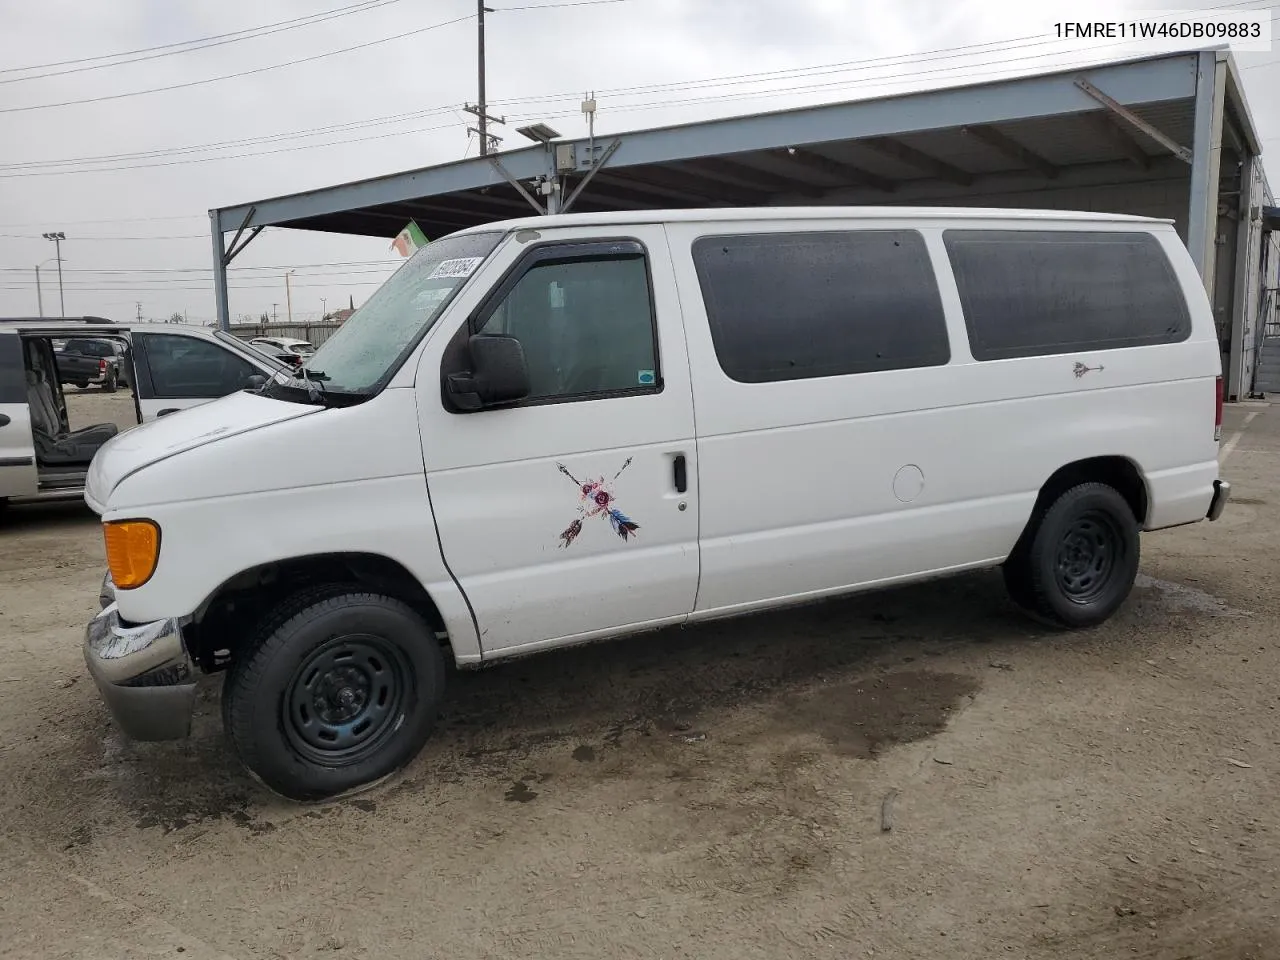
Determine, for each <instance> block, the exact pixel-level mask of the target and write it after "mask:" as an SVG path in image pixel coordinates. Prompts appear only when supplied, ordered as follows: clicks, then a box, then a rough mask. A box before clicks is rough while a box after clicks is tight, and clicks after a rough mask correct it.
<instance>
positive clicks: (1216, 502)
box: [1205, 480, 1231, 520]
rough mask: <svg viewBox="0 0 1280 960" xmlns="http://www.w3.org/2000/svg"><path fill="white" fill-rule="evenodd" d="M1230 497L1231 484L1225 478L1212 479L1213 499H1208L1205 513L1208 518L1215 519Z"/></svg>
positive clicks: (1220, 513) (1220, 514)
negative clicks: (1207, 509) (1207, 508)
mask: <svg viewBox="0 0 1280 960" xmlns="http://www.w3.org/2000/svg"><path fill="white" fill-rule="evenodd" d="M1230 499H1231V484H1230V483H1228V482H1227V481H1226V480H1215V481H1213V499H1212V500H1210V501H1209V512H1208V513H1206V514H1205V516H1206V517H1208V518H1209V519H1210V520H1217V519H1218V518H1219V517H1220V516H1222V511H1223V510H1224V509H1225V508H1226V506H1227V501H1228V500H1230Z"/></svg>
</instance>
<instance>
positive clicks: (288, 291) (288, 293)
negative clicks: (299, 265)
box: [284, 270, 293, 323]
mask: <svg viewBox="0 0 1280 960" xmlns="http://www.w3.org/2000/svg"><path fill="white" fill-rule="evenodd" d="M290 273H293V271H292V270H290V271H288V272H286V273H285V275H284V298H285V301H286V302H287V306H288V310H289V322H290V323H293V291H292V290H291V289H290V288H289V274H290Z"/></svg>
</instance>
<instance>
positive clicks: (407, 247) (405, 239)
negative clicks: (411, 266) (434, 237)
mask: <svg viewBox="0 0 1280 960" xmlns="http://www.w3.org/2000/svg"><path fill="white" fill-rule="evenodd" d="M426 245H427V235H426V234H425V233H423V232H422V228H421V227H419V226H418V225H417V224H416V223H415V222H414V221H412V220H410V221H409V222H408V223H407V224H406V225H405V228H404V229H403V230H401V231H400V232H399V233H398V234H396V238H395V239H394V240H392V241H391V248H392V249H393V250H395V251H396V253H398V254H400V256H402V257H407V256H410V255H411V254H412V253H413V252H414V251H415V250H417V249H418V248H419V247H425V246H426Z"/></svg>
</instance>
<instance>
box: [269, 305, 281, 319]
mask: <svg viewBox="0 0 1280 960" xmlns="http://www.w3.org/2000/svg"><path fill="white" fill-rule="evenodd" d="M278 306H280V304H278V303H273V304H272V305H271V322H272V323H275V322H276V321H277V320H279V319H280V318H279V317H278V316H276V307H278Z"/></svg>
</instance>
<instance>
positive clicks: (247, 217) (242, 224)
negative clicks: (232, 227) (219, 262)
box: [227, 207, 258, 262]
mask: <svg viewBox="0 0 1280 960" xmlns="http://www.w3.org/2000/svg"><path fill="white" fill-rule="evenodd" d="M257 212H258V208H257V207H250V208H249V209H248V210H246V211H245V214H244V219H243V220H241V221H240V228H239V229H238V230H236V235H235V236H234V237H232V238H231V249H232V250H234V249H235V248H236V244H237V243H239V242H240V234H242V233H244V228H245V227H247V226H248V225H249V221H250V220H252V219H253V215H254V214H255V213H257ZM227 259H228V262H230V257H228V258H227Z"/></svg>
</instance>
